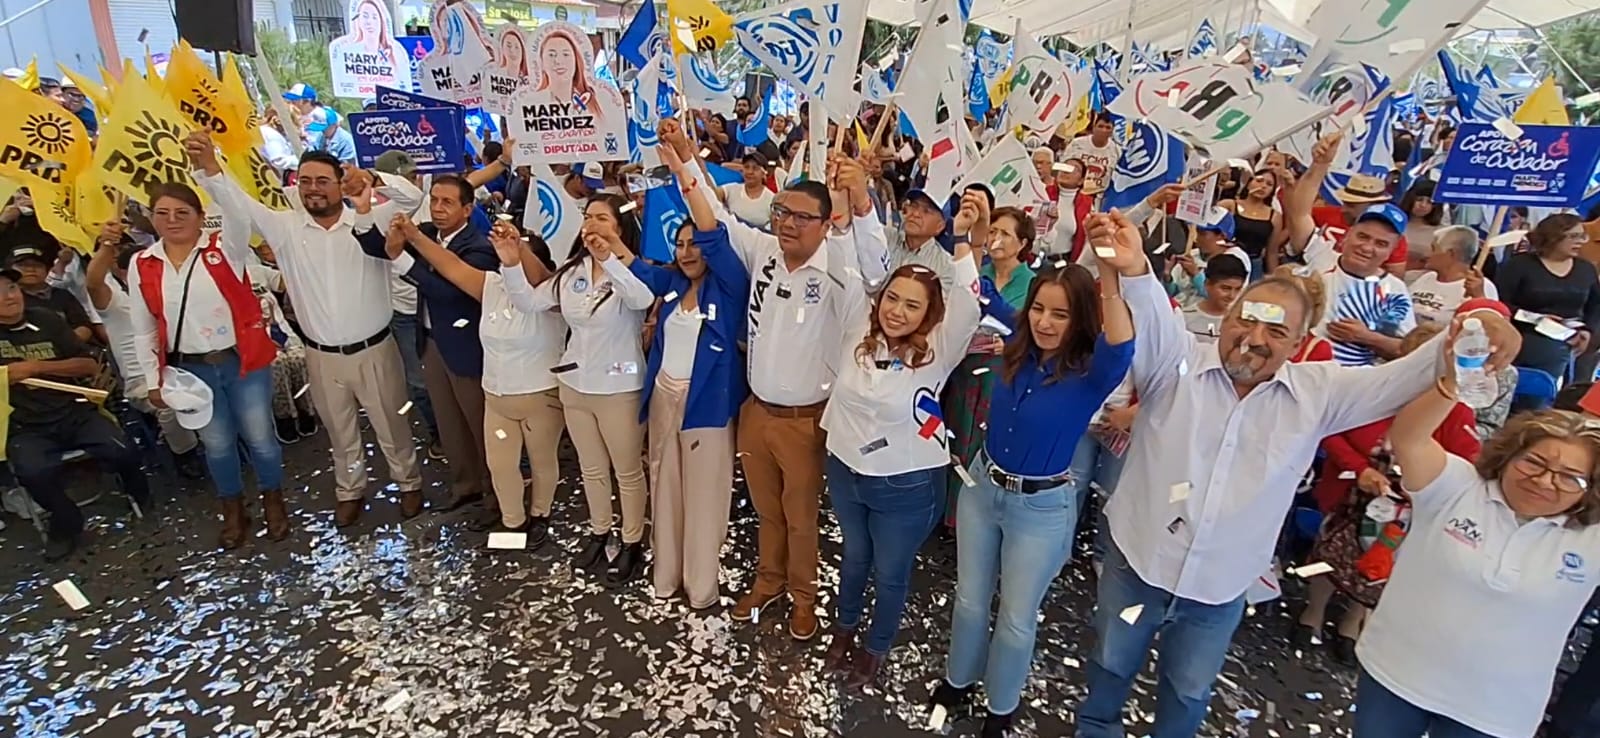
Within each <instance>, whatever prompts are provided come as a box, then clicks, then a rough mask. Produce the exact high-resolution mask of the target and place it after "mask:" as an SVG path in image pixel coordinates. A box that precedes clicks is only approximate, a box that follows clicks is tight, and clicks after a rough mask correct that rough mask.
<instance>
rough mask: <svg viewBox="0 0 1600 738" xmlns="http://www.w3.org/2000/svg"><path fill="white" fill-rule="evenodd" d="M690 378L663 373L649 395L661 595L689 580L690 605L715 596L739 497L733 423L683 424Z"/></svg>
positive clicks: (652, 498) (656, 564)
mask: <svg viewBox="0 0 1600 738" xmlns="http://www.w3.org/2000/svg"><path fill="white" fill-rule="evenodd" d="M688 398H689V382H688V381H687V380H683V379H673V378H671V377H668V376H667V375H665V374H660V375H658V376H657V378H656V387H655V392H654V393H652V394H651V395H650V511H651V516H652V517H651V520H652V527H651V529H650V533H651V539H650V540H651V548H653V549H655V553H654V559H653V560H654V580H655V588H656V595H657V596H659V597H670V596H671V595H672V594H673V593H674V592H676V591H678V588H679V586H682V587H683V592H684V594H685V595H686V596H687V597H688V598H689V606H690V607H695V608H701V607H710V606H711V605H713V604H716V602H717V592H718V590H717V576H718V574H720V573H721V571H722V542H723V540H724V539H725V538H726V537H727V535H728V503H729V502H730V501H731V499H732V497H733V428H731V427H722V428H695V429H694V430H683V414H684V410H685V404H686V403H687V401H688Z"/></svg>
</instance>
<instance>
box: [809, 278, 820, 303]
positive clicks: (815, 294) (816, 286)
mask: <svg viewBox="0 0 1600 738" xmlns="http://www.w3.org/2000/svg"><path fill="white" fill-rule="evenodd" d="M805 301H806V304H807V305H820V304H822V280H820V279H817V278H816V277H812V278H810V279H808V280H806V297H805Z"/></svg>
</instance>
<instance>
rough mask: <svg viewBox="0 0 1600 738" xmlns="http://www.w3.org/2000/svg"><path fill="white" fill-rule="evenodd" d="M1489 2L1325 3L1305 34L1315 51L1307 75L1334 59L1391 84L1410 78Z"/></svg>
mask: <svg viewBox="0 0 1600 738" xmlns="http://www.w3.org/2000/svg"><path fill="white" fill-rule="evenodd" d="M1488 4H1489V0H1354V2H1340V3H1335V2H1323V3H1322V4H1320V5H1318V6H1317V9H1316V10H1314V11H1312V13H1311V18H1310V19H1309V20H1308V21H1307V22H1306V28H1307V29H1309V30H1310V31H1311V33H1312V34H1314V35H1316V37H1317V45H1316V47H1314V48H1313V49H1312V50H1311V53H1310V54H1309V55H1308V56H1307V58H1306V64H1305V66H1304V68H1305V69H1315V68H1316V67H1317V66H1318V65H1320V64H1321V63H1322V61H1323V60H1324V59H1326V58H1327V57H1328V55H1330V54H1334V53H1337V54H1341V55H1343V56H1344V57H1346V58H1348V59H1356V60H1360V61H1364V62H1366V63H1368V64H1371V65H1372V66H1374V67H1377V68H1378V70H1379V71H1381V72H1383V73H1384V74H1387V75H1389V77H1390V78H1392V79H1403V78H1407V77H1410V76H1411V75H1412V74H1414V73H1415V72H1416V70H1417V69H1418V68H1419V67H1420V66H1421V65H1422V64H1423V63H1424V62H1425V61H1427V60H1426V59H1425V58H1424V57H1428V56H1432V54H1433V53H1434V52H1435V51H1438V44H1440V43H1441V42H1443V41H1444V40H1446V39H1448V38H1450V37H1452V36H1454V35H1455V34H1456V31H1457V30H1458V28H1459V27H1460V26H1461V24H1463V23H1465V22H1467V20H1468V19H1469V18H1471V17H1472V16H1474V15H1477V14H1478V11H1479V10H1481V9H1483V6H1485V5H1488Z"/></svg>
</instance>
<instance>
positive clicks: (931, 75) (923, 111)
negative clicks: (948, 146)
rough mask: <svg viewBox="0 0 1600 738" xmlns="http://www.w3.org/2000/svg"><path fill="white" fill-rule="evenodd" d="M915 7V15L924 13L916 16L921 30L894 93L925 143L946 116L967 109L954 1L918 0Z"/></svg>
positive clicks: (958, 16) (960, 28)
mask: <svg viewBox="0 0 1600 738" xmlns="http://www.w3.org/2000/svg"><path fill="white" fill-rule="evenodd" d="M917 7H918V12H921V13H926V14H925V15H922V16H919V17H920V18H921V20H922V30H921V31H920V32H919V33H918V34H917V42H916V44H915V45H913V46H912V47H911V55H910V56H908V57H907V58H906V63H905V69H904V70H903V71H902V72H901V73H900V80H899V81H898V82H897V83H896V84H895V92H898V93H900V97H899V100H898V103H899V106H900V110H901V112H903V113H905V114H906V117H907V118H909V119H910V120H911V127H912V128H914V129H916V133H917V137H918V138H920V139H922V140H923V142H924V143H928V142H930V141H932V140H933V139H934V137H935V135H934V134H933V133H932V132H933V131H935V130H937V129H938V128H939V127H940V126H941V124H942V121H943V119H944V118H945V117H946V116H954V117H955V118H957V119H959V118H961V116H962V112H963V111H965V110H966V108H967V105H966V97H965V93H964V92H963V88H965V87H966V74H965V72H964V70H963V69H962V60H961V51H962V49H964V48H965V46H964V44H963V43H962V33H963V32H964V28H965V27H964V25H963V24H962V22H961V12H960V7H959V5H958V4H957V0H922V1H921V2H920V3H919V4H918V6H917ZM952 91H953V92H954V94H951V92H952ZM952 110H953V111H955V112H954V113H952V112H950V111H952Z"/></svg>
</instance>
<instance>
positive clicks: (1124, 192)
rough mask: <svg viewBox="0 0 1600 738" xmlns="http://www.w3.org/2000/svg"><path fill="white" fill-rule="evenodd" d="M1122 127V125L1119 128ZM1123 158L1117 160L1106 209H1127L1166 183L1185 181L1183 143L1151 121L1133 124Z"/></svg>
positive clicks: (1123, 148)
mask: <svg viewBox="0 0 1600 738" xmlns="http://www.w3.org/2000/svg"><path fill="white" fill-rule="evenodd" d="M1118 128H1121V126H1118ZM1131 129H1132V130H1130V131H1129V132H1128V137H1127V143H1126V144H1125V145H1124V146H1123V147H1122V156H1120V157H1118V158H1117V168H1116V171H1114V172H1112V174H1111V185H1110V186H1109V187H1107V188H1106V195H1105V201H1104V206H1103V207H1104V208H1105V209H1106V210H1110V209H1111V208H1122V209H1123V210H1126V209H1128V208H1131V207H1133V206H1134V205H1137V204H1139V203H1141V202H1143V201H1144V199H1145V198H1147V197H1149V196H1150V195H1151V194H1152V193H1154V192H1155V191H1156V190H1159V189H1161V186H1162V185H1164V184H1169V183H1172V182H1179V181H1182V180H1183V167H1184V148H1183V142H1182V141H1179V140H1178V139H1177V138H1175V137H1173V136H1171V135H1168V134H1167V132H1166V131H1163V130H1161V128H1160V127H1159V126H1157V125H1156V124H1154V123H1151V122H1149V121H1144V120H1136V121H1133V123H1132V126H1131Z"/></svg>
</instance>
